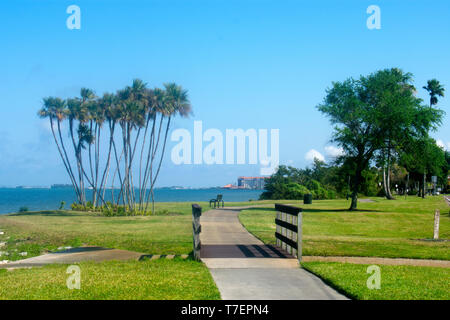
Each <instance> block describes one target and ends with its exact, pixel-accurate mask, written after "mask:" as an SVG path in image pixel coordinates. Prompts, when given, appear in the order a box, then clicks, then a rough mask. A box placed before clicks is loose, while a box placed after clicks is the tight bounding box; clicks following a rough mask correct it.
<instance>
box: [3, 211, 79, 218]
mask: <svg viewBox="0 0 450 320" xmlns="http://www.w3.org/2000/svg"><path fill="white" fill-rule="evenodd" d="M80 215H86V214H85V213H76V212H72V211H65V210H44V211H26V212H16V213H9V214H6V216H12V217H16V216H54V217H73V216H80Z"/></svg>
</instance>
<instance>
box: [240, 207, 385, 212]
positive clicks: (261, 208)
mask: <svg viewBox="0 0 450 320" xmlns="http://www.w3.org/2000/svg"><path fill="white" fill-rule="evenodd" d="M297 207H299V208H301V209H302V212H382V211H380V210H372V209H356V210H353V211H350V210H348V209H315V208H308V207H305V206H297ZM244 210H245V211H273V212H275V208H266V207H259V208H248V209H244Z"/></svg>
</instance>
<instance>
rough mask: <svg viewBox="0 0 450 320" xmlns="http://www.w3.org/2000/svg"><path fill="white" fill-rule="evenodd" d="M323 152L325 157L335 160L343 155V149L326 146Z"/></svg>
mask: <svg viewBox="0 0 450 320" xmlns="http://www.w3.org/2000/svg"><path fill="white" fill-rule="evenodd" d="M325 152H326V153H327V156H329V157H332V158H336V157H339V156H342V155H343V154H344V149H342V148H338V147H335V146H326V147H325Z"/></svg>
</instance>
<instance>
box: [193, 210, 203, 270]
mask: <svg viewBox="0 0 450 320" xmlns="http://www.w3.org/2000/svg"><path fill="white" fill-rule="evenodd" d="M201 215H202V207H200V206H199V205H198V204H193V205H192V237H193V246H194V248H193V255H194V259H195V260H197V261H200V249H201V243H200V232H202V226H201V225H200V216H201Z"/></svg>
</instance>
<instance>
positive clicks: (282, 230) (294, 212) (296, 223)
mask: <svg viewBox="0 0 450 320" xmlns="http://www.w3.org/2000/svg"><path fill="white" fill-rule="evenodd" d="M275 210H276V211H277V216H276V218H275V226H276V231H275V238H276V244H277V246H278V247H280V248H282V249H284V250H286V251H287V252H288V253H289V254H292V255H293V256H296V257H297V258H298V261H299V262H300V261H301V260H302V209H301V208H297V207H293V206H288V205H284V204H275Z"/></svg>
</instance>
